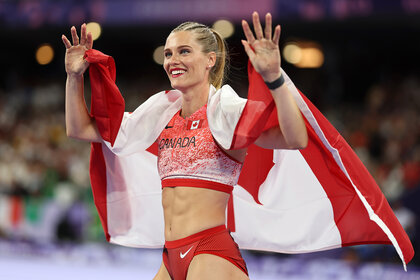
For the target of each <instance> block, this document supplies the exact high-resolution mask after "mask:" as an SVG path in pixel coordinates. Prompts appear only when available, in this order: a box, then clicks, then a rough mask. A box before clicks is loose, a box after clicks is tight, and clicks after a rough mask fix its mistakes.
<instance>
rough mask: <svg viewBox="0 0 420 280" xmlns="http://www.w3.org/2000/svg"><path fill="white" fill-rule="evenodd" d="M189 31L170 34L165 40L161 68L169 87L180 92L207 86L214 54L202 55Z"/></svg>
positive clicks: (199, 46) (198, 45)
mask: <svg viewBox="0 0 420 280" xmlns="http://www.w3.org/2000/svg"><path fill="white" fill-rule="evenodd" d="M202 49H203V48H202V46H201V45H200V44H199V43H198V42H197V40H196V38H195V34H194V33H193V32H191V31H177V32H172V33H171V34H170V35H169V36H168V38H167V39H166V44H165V50H164V56H165V58H164V63H163V67H164V69H165V71H166V74H167V75H168V77H169V80H170V81H171V86H172V87H173V88H174V89H178V90H180V91H182V92H187V91H188V90H191V89H194V88H195V87H198V88H200V87H203V86H207V87H208V85H209V72H210V69H211V67H213V66H214V64H215V62H216V54H215V53H214V52H210V53H208V54H206V53H203V51H202Z"/></svg>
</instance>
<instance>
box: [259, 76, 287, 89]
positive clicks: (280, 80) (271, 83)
mask: <svg viewBox="0 0 420 280" xmlns="http://www.w3.org/2000/svg"><path fill="white" fill-rule="evenodd" d="M264 82H265V84H266V85H267V87H268V89H269V90H275V89H277V88H279V87H281V86H282V85H284V82H285V80H284V76H283V75H282V74H281V73H280V75H278V76H277V78H275V79H273V80H265V79H264Z"/></svg>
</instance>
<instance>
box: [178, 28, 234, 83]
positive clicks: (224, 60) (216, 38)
mask: <svg viewBox="0 0 420 280" xmlns="http://www.w3.org/2000/svg"><path fill="white" fill-rule="evenodd" d="M178 31H191V32H193V33H194V34H195V35H196V39H197V42H198V43H199V44H200V45H201V46H202V51H203V52H204V53H210V52H215V53H216V63H215V64H214V66H213V67H212V68H211V70H210V76H209V82H210V83H211V84H212V85H213V86H214V87H215V88H217V89H219V88H220V87H222V85H223V82H224V80H225V72H227V70H228V66H229V63H228V55H227V46H226V42H225V40H224V39H223V38H222V36H220V34H219V32H217V31H216V30H214V29H212V28H209V27H208V26H206V25H204V24H201V23H197V22H184V23H181V24H180V25H178V26H177V27H176V28H174V29H173V30H172V32H171V33H174V32H178Z"/></svg>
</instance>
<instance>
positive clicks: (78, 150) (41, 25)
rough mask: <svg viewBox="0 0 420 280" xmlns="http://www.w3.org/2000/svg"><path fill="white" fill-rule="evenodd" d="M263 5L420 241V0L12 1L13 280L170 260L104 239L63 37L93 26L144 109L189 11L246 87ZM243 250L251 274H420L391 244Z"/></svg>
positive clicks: (1, 209) (0, 177) (8, 13)
mask: <svg viewBox="0 0 420 280" xmlns="http://www.w3.org/2000/svg"><path fill="white" fill-rule="evenodd" d="M254 10H256V11H258V12H259V13H260V15H261V14H265V13H266V12H268V11H270V12H271V13H272V14H273V17H274V23H276V24H281V26H282V34H281V40H280V41H281V42H280V47H281V51H282V58H283V61H282V67H283V68H284V69H285V70H286V72H287V73H288V74H289V76H290V77H291V78H292V80H293V81H294V82H295V84H296V85H297V87H298V88H299V89H301V90H302V91H303V92H304V93H305V94H306V95H307V96H308V97H309V98H310V99H311V101H312V102H313V103H315V105H316V106H317V107H318V108H319V109H320V110H321V111H322V112H323V113H324V114H325V115H326V117H327V118H328V119H329V120H330V121H331V122H332V123H333V124H334V126H335V127H336V128H337V129H338V130H339V131H340V133H341V134H342V135H343V136H344V138H345V139H346V140H347V141H348V142H349V144H350V145H351V146H352V147H353V149H354V150H355V151H356V153H357V154H358V155H359V157H360V158H361V159H362V161H363V162H364V163H365V165H366V166H367V168H368V169H369V171H370V172H371V174H372V175H373V176H374V178H375V180H376V182H377V183H378V185H379V186H380V188H381V189H382V191H383V193H384V194H385V196H386V197H387V199H388V201H389V202H390V204H391V206H392V207H393V209H394V211H395V214H396V215H397V217H398V219H399V220H400V222H401V224H402V225H403V227H404V228H405V229H406V231H407V233H408V235H409V236H410V238H411V240H412V243H413V246H414V248H415V250H416V251H419V250H420V243H419V241H418V239H419V238H418V236H419V234H420V221H418V219H417V218H418V217H420V54H419V46H420V0H295V1H286V0H278V1H275V0H259V1H254V0H212V1H194V0H178V1H173V0H172V1H170V0H140V1H135V0H123V1H112V0H91V1H81V0H74V1H70V0H55V1H52V0H26V1H23V0H22V1H18V0H16V1H6V0H1V1H0V38H1V43H0V48H1V49H0V61H1V67H0V279H57V278H58V277H60V279H70V278H74V277H78V278H79V279H88V278H91V277H100V278H101V279H112V278H114V279H115V278H116V277H121V279H151V278H152V277H153V275H154V273H155V272H156V271H157V269H158V267H159V265H160V261H161V256H160V255H161V252H160V250H141V249H130V248H123V247H118V246H113V245H110V244H107V243H106V241H105V238H104V235H103V232H102V227H101V225H100V221H99V218H98V216H97V214H96V210H95V208H94V205H93V202H92V195H91V191H90V183H89V174H88V164H89V149H90V145H89V144H88V143H82V142H77V141H75V140H71V139H68V138H67V137H66V135H65V125H64V85H65V79H66V74H65V71H64V52H65V48H64V46H63V44H62V42H61V34H65V35H67V36H68V37H69V36H70V34H69V29H70V27H71V26H72V25H75V26H77V27H78V29H79V27H80V25H81V24H82V23H84V22H86V23H89V25H88V29H89V30H90V31H92V32H93V33H94V34H95V36H97V39H96V40H95V41H94V48H96V49H99V50H101V51H102V52H104V53H107V54H109V55H112V56H113V57H114V58H115V60H116V65H117V85H118V86H119V87H120V90H121V92H122V94H123V95H124V98H125V99H126V104H127V105H126V106H127V111H131V110H134V109H135V108H136V107H137V106H138V105H139V104H141V102H143V101H144V100H145V99H146V98H148V97H149V96H151V95H152V94H154V93H156V92H158V91H160V90H165V89H169V88H170V84H169V82H168V81H167V78H166V74H165V73H164V71H163V69H162V66H161V65H160V64H159V61H160V60H161V59H162V54H161V48H160V47H161V46H162V45H164V43H165V39H166V36H167V35H168V34H169V32H170V31H171V30H172V28H173V27H175V26H176V25H178V24H179V23H181V22H183V21H187V20H188V21H191V20H193V21H199V22H202V23H205V24H208V25H210V26H213V25H214V26H215V28H218V30H220V31H221V32H222V33H223V34H225V36H226V40H227V42H228V45H229V50H230V53H231V69H230V73H229V80H228V83H229V84H231V85H232V86H233V88H234V89H235V90H236V91H237V92H238V93H239V94H241V95H243V96H245V95H246V91H247V77H246V62H247V58H246V55H245V53H244V51H243V48H242V45H241V44H240V39H242V38H243V37H244V36H243V34H242V31H241V28H240V20H241V19H247V20H248V21H249V19H250V15H251V13H252V12H253V11H254ZM87 76H88V75H86V79H85V80H86V93H87V94H86V97H87V100H89V81H88V77H87ZM244 257H245V259H246V260H247V262H248V267H249V270H250V276H251V279H420V269H419V266H420V258H419V257H418V256H417V255H415V257H414V259H413V261H412V262H411V263H410V264H409V265H408V272H407V273H406V272H404V271H403V268H402V265H401V262H400V260H399V259H398V256H397V254H396V253H395V252H394V249H393V248H392V247H391V246H381V245H375V246H373V245H369V246H356V247H350V248H343V249H337V250H331V251H327V252H319V253H313V254H302V255H293V256H290V255H283V254H266V253H261V252H244Z"/></svg>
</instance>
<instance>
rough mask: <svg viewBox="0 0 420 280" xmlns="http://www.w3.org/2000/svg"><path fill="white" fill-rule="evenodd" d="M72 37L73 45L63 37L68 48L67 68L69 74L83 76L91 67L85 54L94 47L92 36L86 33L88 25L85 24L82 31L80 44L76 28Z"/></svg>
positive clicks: (73, 28) (72, 29)
mask: <svg viewBox="0 0 420 280" xmlns="http://www.w3.org/2000/svg"><path fill="white" fill-rule="evenodd" d="M70 31H71V37H72V41H73V45H72V44H71V43H70V41H69V40H68V39H67V37H66V36H64V35H62V37H61V39H62V40H63V43H64V46H65V47H66V56H65V67H66V72H67V73H68V74H75V75H81V74H83V73H84V72H85V71H86V69H87V68H88V66H89V63H88V62H87V61H86V60H85V59H84V55H85V52H86V51H87V50H88V49H91V48H92V46H93V39H92V34H91V33H87V32H86V24H83V25H82V27H81V31H80V42H79V37H78V36H77V32H76V28H75V27H74V26H73V27H72V28H71V29H70Z"/></svg>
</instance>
